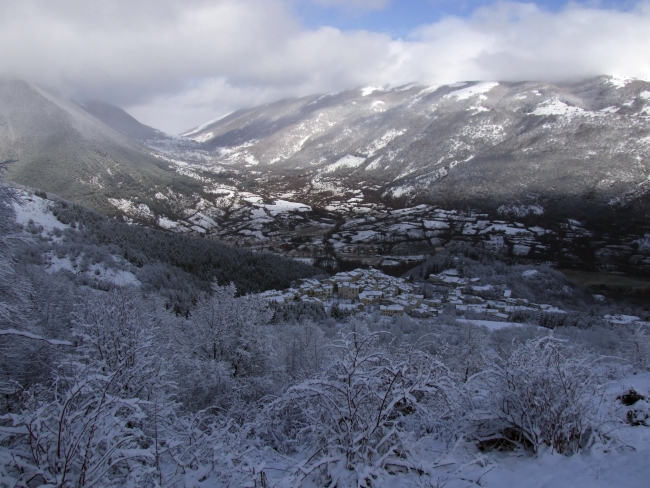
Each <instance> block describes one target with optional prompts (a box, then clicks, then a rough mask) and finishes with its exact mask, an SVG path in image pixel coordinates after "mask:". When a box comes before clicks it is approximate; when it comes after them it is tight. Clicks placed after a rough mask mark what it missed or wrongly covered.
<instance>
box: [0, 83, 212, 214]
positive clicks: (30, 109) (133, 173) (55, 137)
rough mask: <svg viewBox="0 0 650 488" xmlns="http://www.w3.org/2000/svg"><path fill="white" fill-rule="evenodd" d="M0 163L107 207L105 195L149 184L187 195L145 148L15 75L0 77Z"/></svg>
mask: <svg viewBox="0 0 650 488" xmlns="http://www.w3.org/2000/svg"><path fill="white" fill-rule="evenodd" d="M0 107H2V110H1V111H0V163H3V166H4V168H5V171H6V173H5V177H6V178H7V179H9V180H13V181H16V182H18V183H21V184H25V185H29V186H32V187H37V188H40V189H43V190H47V191H51V192H54V193H57V194H59V195H61V196H63V197H65V198H68V199H71V200H74V201H76V202H79V203H81V204H84V205H87V206H89V207H92V208H95V209H97V210H100V211H102V212H104V213H115V211H116V209H115V206H114V205H112V204H111V203H110V202H109V200H108V199H109V198H113V199H118V200H119V199H129V198H140V199H145V200H146V199H147V198H150V197H151V196H152V195H153V194H154V193H155V192H156V191H159V190H157V189H164V188H166V187H168V186H169V187H172V188H176V189H177V191H179V192H183V193H187V194H192V193H193V192H197V191H199V190H200V188H201V187H200V186H199V184H197V182H195V181H194V180H192V179H190V178H187V177H183V176H180V175H178V174H175V173H174V172H173V171H172V170H170V168H169V164H168V163H166V162H164V161H163V160H161V159H160V158H157V157H154V156H153V155H152V154H151V151H150V150H149V149H147V148H145V147H144V146H142V145H140V144H138V143H137V142H136V141H135V140H134V139H133V138H131V137H127V136H126V135H124V134H121V133H119V132H117V131H115V130H113V129H112V128H110V127H108V126H107V125H105V124H104V123H102V122H101V121H100V120H98V119H96V118H95V117H93V116H91V115H90V114H89V113H87V112H86V111H85V110H83V109H82V108H81V107H80V106H78V105H76V104H75V103H73V102H71V101H68V100H65V99H63V98H60V97H57V96H55V95H53V94H51V93H48V92H47V91H44V90H42V89H39V88H37V87H34V86H31V85H29V84H27V83H25V82H23V81H20V80H13V79H2V80H0Z"/></svg>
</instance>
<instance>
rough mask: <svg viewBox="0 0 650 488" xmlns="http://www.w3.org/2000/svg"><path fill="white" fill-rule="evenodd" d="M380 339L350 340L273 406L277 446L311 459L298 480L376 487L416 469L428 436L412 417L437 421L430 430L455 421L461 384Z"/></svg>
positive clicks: (269, 432)
mask: <svg viewBox="0 0 650 488" xmlns="http://www.w3.org/2000/svg"><path fill="white" fill-rule="evenodd" d="M376 342H378V334H369V335H361V334H358V333H355V332H353V333H350V334H348V335H346V336H344V337H343V338H342V339H340V340H338V341H336V342H335V343H334V345H333V347H334V349H335V351H334V355H335V359H334V360H333V362H332V364H331V365H330V366H329V367H328V368H327V369H326V370H325V371H324V372H323V373H322V374H320V375H319V376H317V377H316V378H314V379H310V380H306V381H303V382H302V383H300V384H298V385H296V386H294V387H292V388H290V389H289V390H288V391H287V392H286V393H285V394H284V395H282V396H281V397H280V398H278V399H277V400H276V401H274V402H272V403H271V404H270V405H268V407H267V409H266V412H265V413H266V416H265V419H266V421H265V432H266V433H265V436H266V437H267V438H268V440H269V442H270V443H271V444H272V445H273V446H274V447H275V448H276V449H278V450H280V451H281V452H300V453H303V454H304V457H303V458H302V460H301V461H300V463H299V465H298V466H297V468H296V473H295V476H296V478H297V479H298V480H301V479H303V478H312V479H314V480H320V481H319V482H324V481H325V479H326V480H327V483H328V485H329V486H335V485H337V483H338V485H340V486H347V484H348V483H354V484H358V486H371V485H373V486H374V484H373V483H374V482H373V480H376V479H377V478H381V477H382V476H384V475H385V474H386V472H387V471H386V470H387V469H395V468H397V467H400V468H401V469H411V468H414V466H412V464H411V462H410V461H409V459H408V453H409V445H410V443H411V442H412V438H413V437H414V436H417V435H421V434H422V433H421V432H418V433H413V432H407V429H406V428H405V420H406V419H407V418H408V417H410V416H421V417H426V418H427V419H430V418H433V419H435V421H434V422H429V424H430V425H432V424H434V423H436V422H437V423H442V422H444V421H445V420H448V419H449V418H450V417H451V415H452V411H453V409H454V400H453V398H454V395H455V386H454V380H453V379H452V377H451V374H450V372H449V370H448V369H447V367H446V366H445V365H444V364H442V363H440V362H439V361H437V360H436V359H434V358H433V357H432V356H430V355H428V354H426V353H424V352H422V351H421V350H418V349H416V348H413V347H407V346H399V347H392V348H383V347H382V348H379V347H376ZM319 476H324V477H325V479H321V478H319ZM338 485H337V486H338Z"/></svg>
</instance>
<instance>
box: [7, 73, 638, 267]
mask: <svg viewBox="0 0 650 488" xmlns="http://www.w3.org/2000/svg"><path fill="white" fill-rule="evenodd" d="M0 106H2V107H3V110H2V111H1V112H0V124H2V125H3V127H4V128H6V129H5V130H2V131H0V156H1V158H0V161H1V162H5V163H6V164H4V166H6V168H7V173H6V175H7V178H8V179H11V180H14V181H17V182H19V183H23V184H25V185H29V186H31V187H37V188H40V189H44V190H47V191H51V192H54V193H58V194H59V195H61V196H63V197H66V198H69V199H71V200H73V201H77V202H80V203H83V204H85V205H87V206H90V207H93V208H95V209H99V210H101V211H103V212H105V213H112V214H122V215H125V216H126V217H128V218H129V219H131V220H134V221H137V222H140V223H144V224H147V225H152V226H158V227H161V228H165V229H171V230H174V231H178V232H186V233H194V234H201V235H206V236H210V237H211V238H214V239H217V240H221V241H225V242H228V243H231V244H234V245H236V246H239V247H246V248H250V249H253V250H267V251H272V252H281V253H283V254H287V255H291V256H294V257H296V258H299V259H303V260H306V261H308V262H310V263H314V262H320V263H334V264H336V263H339V264H340V263H341V262H342V261H343V260H352V261H362V262H366V261H368V260H369V259H370V260H371V261H372V264H373V265H377V263H375V261H377V256H379V255H381V256H383V258H384V259H383V261H386V262H394V263H396V264H400V266H404V267H406V266H408V265H410V264H409V263H414V262H418V261H421V260H422V259H424V256H426V255H428V254H429V253H431V252H434V250H435V249H437V248H440V247H443V246H445V245H446V244H447V243H448V242H451V241H452V240H458V239H461V240H471V241H475V242H476V243H479V242H482V245H483V246H488V247H489V246H493V245H496V244H494V243H497V244H498V246H497V247H498V248H499V249H502V251H500V252H506V253H511V254H513V255H516V256H520V257H527V258H532V259H541V260H554V261H556V262H563V263H565V264H566V265H570V264H576V263H581V264H580V265H581V266H583V267H588V268H589V267H592V268H593V266H596V267H598V268H599V269H605V270H609V271H613V270H618V271H621V270H622V271H626V272H627V271H630V270H632V271H635V272H636V271H641V270H642V269H648V268H650V247H648V245H647V242H649V241H648V239H650V225H649V224H648V223H649V222H650V220H649V219H648V215H649V214H650V180H649V179H648V175H649V174H650V152H649V149H650V148H649V146H650V83H648V82H645V81H641V80H634V79H623V78H616V77H611V76H603V77H598V78H594V79H591V80H587V81H583V82H579V83H572V84H562V85H552V84H548V83H540V82H526V83H500V82H499V83H498V82H462V83H456V84H453V85H445V86H431V87H423V86H417V85H408V86H403V87H397V88H386V87H384V88H364V89H357V90H350V91H345V92H341V93H335V94H327V95H314V96H308V97H303V98H298V99H288V100H282V101H279V102H276V103H273V104H268V105H265V106H262V107H257V108H252V109H248V110H240V111H238V112H235V113H233V114H231V115H229V116H227V117H224V118H222V119H220V120H216V121H212V122H209V123H207V124H204V125H202V126H200V127H198V128H196V129H194V130H192V131H189V132H187V133H185V134H184V136H180V137H179V136H171V135H167V134H164V133H162V132H160V131H157V130H156V129H153V128H151V127H147V126H145V125H143V124H141V123H139V122H138V121H136V120H135V119H134V118H133V117H131V116H130V115H128V114H127V113H126V112H124V111H123V110H122V109H119V108H118V107H114V106H111V105H108V104H105V103H103V102H84V103H81V104H80V103H75V102H71V101H68V100H64V99H62V98H60V97H57V96H55V95H52V94H51V93H48V92H46V91H44V90H42V89H40V88H36V87H33V86H30V85H28V84H26V83H23V82H20V81H15V80H13V81H11V80H5V81H3V82H2V83H0ZM396 208H402V209H404V210H403V211H399V212H395V209H396ZM449 211H451V212H452V213H451V214H448V213H447V212H449ZM457 212H459V213H457ZM441 215H442V216H448V215H454V216H455V217H454V218H451V217H449V218H447V217H445V218H442V217H440V216H441ZM441 218H442V221H444V222H443V223H444V225H445V227H444V229H438V228H436V229H431V228H429V227H428V225H429V224H428V222H430V221H437V220H440V219H441ZM389 222H390V225H389V224H388V223H389ZM384 224H386V225H384ZM402 224H404V225H402ZM406 224H408V225H406ZM441 225H442V224H441ZM386 226H387V227H386ZM508 229H525V230H526V232H524V231H522V230H520V231H517V232H514V231H512V232H511V231H509V230H508ZM540 229H541V230H540ZM576 229H578V230H576ZM542 231H543V232H542ZM361 244H363V245H361ZM379 261H381V262H383V261H382V260H381V259H380V260H379ZM368 262H370V261H368Z"/></svg>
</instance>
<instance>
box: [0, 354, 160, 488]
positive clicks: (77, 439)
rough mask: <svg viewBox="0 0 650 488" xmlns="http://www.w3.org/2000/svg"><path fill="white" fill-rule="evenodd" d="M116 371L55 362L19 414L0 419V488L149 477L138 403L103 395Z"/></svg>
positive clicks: (136, 480)
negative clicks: (49, 375) (0, 486)
mask: <svg viewBox="0 0 650 488" xmlns="http://www.w3.org/2000/svg"><path fill="white" fill-rule="evenodd" d="M118 376H119V372H117V371H116V372H112V373H108V374H107V373H104V372H103V371H101V370H98V369H96V368H93V367H90V368H89V367H87V366H85V365H83V364H80V363H77V362H70V363H68V364H62V365H61V366H60V368H59V371H57V372H56V374H55V377H54V380H53V383H52V384H51V385H47V386H39V387H34V388H32V389H31V390H29V391H27V392H26V393H25V396H24V403H23V405H22V409H21V410H20V411H19V412H18V413H9V414H6V415H4V416H2V417H0V466H4V468H0V479H2V484H4V483H6V486H23V487H25V486H41V485H47V486H57V487H72V486H77V487H85V486H95V485H97V484H98V482H99V481H100V480H101V481H102V482H103V483H105V484H120V485H124V484H126V483H127V482H130V483H131V484H138V483H139V482H141V481H142V480H143V479H144V478H143V477H145V476H146V475H147V473H148V472H149V471H150V470H149V468H148V467H147V464H148V461H149V459H150V458H151V457H152V455H151V452H150V451H149V450H147V449H142V440H143V433H142V431H141V430H140V429H139V428H138V427H137V425H138V424H139V423H140V421H141V419H142V418H143V417H144V413H143V412H142V409H141V404H142V402H141V400H139V399H137V398H132V399H124V398H120V397H118V396H115V395H113V394H111V393H110V391H111V390H112V389H113V388H112V387H113V384H114V382H115V381H116V379H117V378H118Z"/></svg>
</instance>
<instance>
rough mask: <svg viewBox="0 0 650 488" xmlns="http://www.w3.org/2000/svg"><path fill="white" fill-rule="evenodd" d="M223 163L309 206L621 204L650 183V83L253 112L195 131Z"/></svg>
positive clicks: (312, 101)
mask: <svg viewBox="0 0 650 488" xmlns="http://www.w3.org/2000/svg"><path fill="white" fill-rule="evenodd" d="M185 136H186V137H189V138H191V139H194V140H195V141H197V142H201V143H202V144H203V145H204V147H205V148H206V149H207V150H209V151H211V152H212V153H213V154H214V160H213V163H212V164H214V165H217V166H219V167H220V168H221V167H223V166H226V167H230V168H233V169H237V170H241V171H246V170H247V171H248V172H249V173H250V172H255V173H254V174H256V175H257V176H256V179H257V180H259V181H264V182H265V184H266V186H272V187H274V188H278V189H279V188H283V189H286V190H293V191H295V192H296V195H297V196H298V195H299V197H300V198H301V199H302V200H303V201H306V202H308V203H317V202H323V201H329V200H331V199H332V198H336V199H338V198H339V197H340V196H342V195H346V194H350V193H352V192H353V191H354V190H359V189H361V190H362V191H363V193H364V195H366V196H370V195H372V196H374V197H381V198H383V199H385V198H388V199H392V200H395V199H397V200H398V201H402V202H404V201H414V200H417V201H426V202H427V203H437V204H447V205H452V206H458V205H461V204H462V205H466V204H468V203H469V204H497V206H499V205H502V204H504V203H509V204H524V203H526V204H531V203H534V204H541V205H542V206H544V202H546V201H548V200H552V201H557V200H558V199H560V200H564V201H569V202H570V203H571V205H574V204H575V201H576V200H578V201H580V200H582V199H583V198H588V199H589V200H590V204H592V203H594V202H598V203H610V204H612V205H620V204H623V203H627V202H629V201H631V200H635V199H638V198H640V197H642V196H643V195H645V194H646V193H647V191H648V189H650V182H648V175H649V174H650V156H649V151H648V150H649V146H650V83H648V82H645V81H640V80H634V79H623V78H616V77H611V76H603V77H599V78H595V79H591V80H587V81H583V82H579V83H573V84H562V85H553V84H549V83H539V82H526V83H497V82H464V83H456V84H453V85H446V86H430V87H424V86H416V85H409V86H403V87H398V88H390V89H385V88H364V89H358V90H351V91H346V92H342V93H335V94H326V95H315V96H308V97H303V98H299V99H290V100H282V101H279V102H277V103H273V104H269V105H265V106H262V107H257V108H253V109H250V110H241V111H238V112H235V113H233V114H231V115H229V116H227V117H225V118H223V119H221V120H218V121H216V122H214V123H211V124H207V125H204V126H202V127H200V128H199V129H196V130H193V131H189V132H187V133H185Z"/></svg>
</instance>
